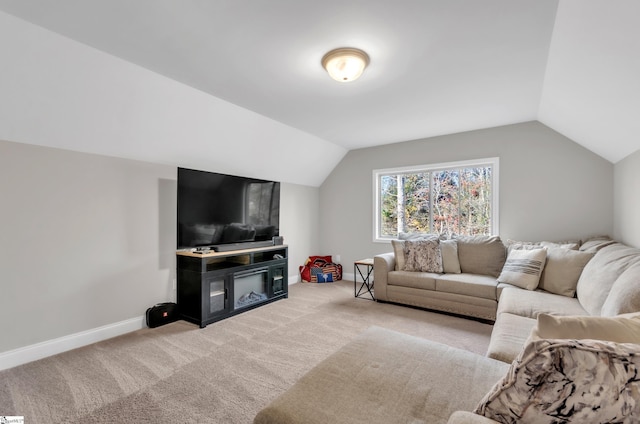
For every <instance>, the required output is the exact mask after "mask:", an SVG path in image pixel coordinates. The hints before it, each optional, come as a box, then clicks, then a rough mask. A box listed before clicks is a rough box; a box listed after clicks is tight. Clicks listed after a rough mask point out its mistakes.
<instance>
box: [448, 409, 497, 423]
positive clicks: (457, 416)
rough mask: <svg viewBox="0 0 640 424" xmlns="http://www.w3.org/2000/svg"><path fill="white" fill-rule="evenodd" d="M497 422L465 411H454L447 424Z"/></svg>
mask: <svg viewBox="0 0 640 424" xmlns="http://www.w3.org/2000/svg"><path fill="white" fill-rule="evenodd" d="M496 423H498V422H497V421H494V420H492V419H491V418H487V417H483V416H482V415H478V414H474V413H473V412H467V411H456V412H454V413H453V414H451V416H450V417H449V421H447V424H496Z"/></svg>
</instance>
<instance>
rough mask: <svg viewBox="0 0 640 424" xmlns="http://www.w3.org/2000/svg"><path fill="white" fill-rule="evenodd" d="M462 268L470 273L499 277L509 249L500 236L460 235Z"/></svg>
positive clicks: (459, 258) (458, 238) (459, 249)
mask: <svg viewBox="0 0 640 424" xmlns="http://www.w3.org/2000/svg"><path fill="white" fill-rule="evenodd" d="M456 242H457V245H458V260H459V261H460V270H461V271H462V272H465V273H469V274H481V275H490V276H492V277H496V278H497V277H498V276H499V275H500V272H501V271H502V267H503V266H504V263H505V261H506V259H507V249H506V247H505V246H504V244H503V243H502V240H500V237H499V236H459V237H457V238H456Z"/></svg>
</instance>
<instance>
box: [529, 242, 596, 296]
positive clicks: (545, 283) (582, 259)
mask: <svg viewBox="0 0 640 424" xmlns="http://www.w3.org/2000/svg"><path fill="white" fill-rule="evenodd" d="M594 254H595V253H593V252H580V251H578V250H571V249H566V248H563V247H551V248H548V249H547V262H546V263H545V265H544V270H543V271H542V276H541V277H540V284H539V285H538V288H539V289H542V290H545V291H548V292H549V293H554V294H559V295H562V296H568V297H573V296H574V295H575V294H576V285H577V284H578V279H579V278H580V275H582V271H583V270H584V267H585V266H586V265H587V263H589V261H590V260H591V259H592V258H593V256H594Z"/></svg>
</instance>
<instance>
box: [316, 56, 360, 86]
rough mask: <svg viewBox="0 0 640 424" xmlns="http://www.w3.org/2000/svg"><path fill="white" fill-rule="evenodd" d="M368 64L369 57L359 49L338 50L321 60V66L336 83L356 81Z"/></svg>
mask: <svg viewBox="0 0 640 424" xmlns="http://www.w3.org/2000/svg"><path fill="white" fill-rule="evenodd" d="M368 64H369V56H368V55H367V54H366V53H365V52H363V51H362V50H359V49H354V48H339V49H335V50H331V51H330V52H329V53H327V54H325V55H324V57H323V58H322V66H323V67H324V69H326V70H327V72H328V73H329V76H331V78H333V79H334V80H336V81H340V82H350V81H354V80H356V79H358V77H360V75H362V72H363V71H364V68H366V67H367V65H368Z"/></svg>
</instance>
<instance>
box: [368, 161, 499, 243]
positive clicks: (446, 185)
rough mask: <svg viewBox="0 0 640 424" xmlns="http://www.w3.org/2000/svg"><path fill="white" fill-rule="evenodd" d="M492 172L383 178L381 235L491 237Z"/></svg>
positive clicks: (442, 171) (451, 171)
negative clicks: (432, 234) (422, 234)
mask: <svg viewBox="0 0 640 424" xmlns="http://www.w3.org/2000/svg"><path fill="white" fill-rule="evenodd" d="M492 177H493V173H492V166H490V165H488V166H479V167H454V168H446V169H439V170H437V171H433V172H429V171H427V170H425V171H421V170H417V171H412V172H398V173H393V174H379V176H378V187H379V191H378V193H377V197H378V211H379V216H378V217H377V218H376V219H377V221H378V230H377V233H378V235H379V237H380V238H387V239H390V238H396V237H397V236H398V234H399V233H400V232H405V233H438V234H441V235H444V236H446V237H451V236H453V235H477V234H490V233H491V228H492V222H491V220H492V202H493V193H492Z"/></svg>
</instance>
